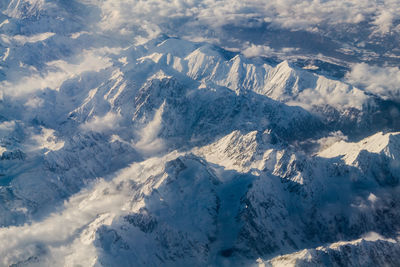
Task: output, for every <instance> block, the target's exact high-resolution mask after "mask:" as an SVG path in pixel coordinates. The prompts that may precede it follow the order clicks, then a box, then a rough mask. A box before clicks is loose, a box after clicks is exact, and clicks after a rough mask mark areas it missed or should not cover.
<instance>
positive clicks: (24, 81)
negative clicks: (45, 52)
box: [0, 50, 111, 97]
mask: <svg viewBox="0 0 400 267" xmlns="http://www.w3.org/2000/svg"><path fill="white" fill-rule="evenodd" d="M102 53H103V51H101V50H99V52H97V51H83V52H82V55H81V56H80V58H81V60H80V61H79V62H78V63H76V64H74V63H69V62H66V61H64V60H56V61H52V62H48V63H47V66H48V67H49V69H51V70H49V71H47V73H45V74H39V73H35V74H32V75H30V76H23V77H15V78H14V80H15V82H10V81H7V80H6V81H3V82H1V83H0V92H1V93H2V95H3V96H4V95H8V96H11V97H21V96H24V95H27V94H31V93H33V92H36V91H39V90H44V89H47V88H48V89H51V90H58V89H59V88H60V86H61V85H62V84H63V82H64V81H66V80H68V79H71V78H74V77H76V76H78V75H80V74H82V73H84V72H86V71H94V72H98V71H100V70H102V69H105V68H107V67H109V66H111V62H110V60H109V58H107V57H104V56H103V55H101V54H102Z"/></svg>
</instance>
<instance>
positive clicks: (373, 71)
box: [346, 63, 400, 101]
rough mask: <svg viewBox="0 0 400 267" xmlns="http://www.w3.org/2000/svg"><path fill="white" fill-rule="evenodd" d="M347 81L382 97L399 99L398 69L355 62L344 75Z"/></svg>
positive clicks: (399, 74)
mask: <svg viewBox="0 0 400 267" xmlns="http://www.w3.org/2000/svg"><path fill="white" fill-rule="evenodd" d="M346 78H347V80H348V82H350V83H353V84H355V85H356V86H359V87H361V88H364V89H365V90H366V91H368V92H370V93H373V94H375V95H378V96H380V97H382V98H384V99H392V100H395V101H400V69H399V68H398V67H378V66H370V65H368V64H365V63H361V64H355V65H354V66H353V67H352V69H351V71H350V72H349V73H348V74H347V76H346Z"/></svg>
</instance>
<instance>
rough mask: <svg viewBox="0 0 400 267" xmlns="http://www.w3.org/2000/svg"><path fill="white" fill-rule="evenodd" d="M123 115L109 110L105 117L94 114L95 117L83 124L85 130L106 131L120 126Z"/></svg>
mask: <svg viewBox="0 0 400 267" xmlns="http://www.w3.org/2000/svg"><path fill="white" fill-rule="evenodd" d="M120 120H121V115H119V114H116V113H113V112H108V113H107V114H106V115H104V116H103V117H99V116H93V118H92V119H91V120H89V121H87V122H86V123H84V124H82V125H81V128H82V129H83V130H85V131H93V132H104V131H108V130H115V129H117V128H118V127H119V122H120Z"/></svg>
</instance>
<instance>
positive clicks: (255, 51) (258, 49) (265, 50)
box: [242, 44, 274, 58]
mask: <svg viewBox="0 0 400 267" xmlns="http://www.w3.org/2000/svg"><path fill="white" fill-rule="evenodd" d="M273 52H274V50H273V49H272V48H271V47H269V46H265V45H254V44H252V45H251V46H249V47H247V48H246V49H244V50H243V52H242V54H243V55H244V56H245V57H248V58H251V57H260V56H271V53H273Z"/></svg>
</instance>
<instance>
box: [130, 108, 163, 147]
mask: <svg viewBox="0 0 400 267" xmlns="http://www.w3.org/2000/svg"><path fill="white" fill-rule="evenodd" d="M164 106H165V102H164V103H163V104H162V105H161V106H160V108H159V109H158V110H156V112H155V115H154V118H153V120H152V121H150V122H149V123H148V124H147V125H146V126H145V127H144V128H143V129H141V130H140V131H139V133H138V135H139V136H140V140H139V142H137V143H136V144H135V148H136V149H138V150H139V151H140V152H142V153H143V154H146V155H152V154H154V153H158V152H160V151H162V150H164V147H165V146H164V142H163V140H162V139H161V138H159V137H158V135H159V133H160V131H161V128H162V114H163V112H164Z"/></svg>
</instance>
